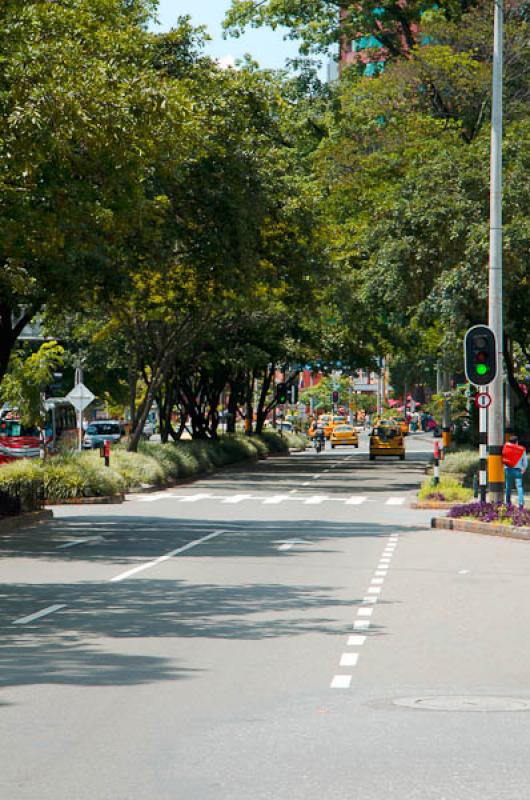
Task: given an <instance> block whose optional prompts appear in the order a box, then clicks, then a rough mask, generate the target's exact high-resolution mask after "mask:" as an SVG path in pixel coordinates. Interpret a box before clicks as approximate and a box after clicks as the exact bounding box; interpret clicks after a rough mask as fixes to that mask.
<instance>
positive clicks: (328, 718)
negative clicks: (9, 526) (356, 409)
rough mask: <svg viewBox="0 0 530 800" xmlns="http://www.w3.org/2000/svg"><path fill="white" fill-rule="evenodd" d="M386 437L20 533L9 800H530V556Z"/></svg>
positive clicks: (6, 582) (8, 709)
mask: <svg viewBox="0 0 530 800" xmlns="http://www.w3.org/2000/svg"><path fill="white" fill-rule="evenodd" d="M431 447H432V438H431V437H424V436H416V437H412V436H411V437H408V440H407V459H406V461H405V462H400V461H397V460H393V459H389V460H388V461H383V460H378V461H377V462H375V463H374V462H370V461H369V460H368V458H367V454H366V443H365V441H364V440H363V441H362V443H361V448H360V449H359V450H358V451H357V450H354V449H353V448H344V449H343V450H340V451H339V450H335V451H333V452H331V451H329V450H328V451H326V452H325V453H322V454H320V455H316V454H314V453H305V454H300V455H292V456H291V457H289V458H286V457H283V458H282V457H276V458H271V459H268V460H267V461H266V462H260V463H258V464H256V465H254V466H252V467H245V468H238V469H236V468H234V469H231V470H227V471H224V472H222V473H220V474H219V475H217V476H213V477H210V478H208V479H205V480H200V481H197V482H195V483H192V484H191V483H190V484H186V485H183V486H181V487H178V488H175V489H172V490H168V491H165V492H156V493H153V494H150V495H138V496H136V497H131V498H130V499H129V500H128V501H127V502H126V503H124V504H123V505H116V506H84V507H61V508H56V509H55V514H56V518H55V519H54V520H53V521H51V522H49V523H46V524H42V525H40V526H36V527H34V528H31V529H26V530H24V531H19V532H17V533H13V534H11V535H4V536H3V537H2V538H1V539H0V547H1V550H2V556H3V558H2V560H1V562H0V563H1V566H0V570H1V575H0V579H1V582H2V603H1V609H0V613H1V618H0V624H1V628H2V652H1V673H0V678H1V689H0V714H1V715H2V721H3V724H2V725H1V726H0V737H1V738H0V754H1V755H0V759H1V760H0V767H1V773H0V774H1V785H2V792H1V795H0V796H1V797H2V798H6V800H214V799H215V800H228V799H230V800H284V798H285V800H352V799H353V800H384V799H386V798H392V799H396V800H416V798H417V799H418V800H431V799H432V800H434V799H435V798H436V800H490V798H491V800H504V799H505V800H514V798H527V797H530V767H529V764H528V761H529V757H528V752H529V745H530V731H529V728H530V714H529V713H527V712H528V710H530V692H529V688H528V687H529V671H530V641H529V639H530V637H529V631H530V611H529V608H528V602H527V592H528V575H529V571H530V549H529V545H528V544H527V543H526V542H521V541H514V540H506V541H501V540H498V539H494V538H491V539H489V538H488V537H480V536H476V535H471V534H463V533H462V534H460V533H458V534H456V533H450V532H445V531H432V530H430V529H429V527H428V524H429V520H430V514H429V513H428V512H422V511H414V510H412V509H410V507H409V502H410V499H411V498H412V496H413V495H414V493H415V490H416V488H417V485H418V483H419V481H420V480H421V477H422V472H423V469H424V466H425V463H426V459H427V458H428V454H429V452H430V450H431Z"/></svg>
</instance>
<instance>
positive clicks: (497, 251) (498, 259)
mask: <svg viewBox="0 0 530 800" xmlns="http://www.w3.org/2000/svg"><path fill="white" fill-rule="evenodd" d="M494 2H495V16H494V30H493V80H492V83H493V86H492V105H491V156H490V247H489V327H490V328H491V329H492V330H493V332H494V333H495V336H496V339H497V375H496V377H495V380H494V381H492V382H491V384H490V392H491V398H492V403H491V406H490V409H489V415H488V416H489V419H488V490H489V499H490V501H491V502H498V503H499V502H502V498H503V489H504V471H503V466H502V446H503V443H504V392H503V372H504V370H503V345H504V341H503V338H504V337H503V319H502V72H503V0H494Z"/></svg>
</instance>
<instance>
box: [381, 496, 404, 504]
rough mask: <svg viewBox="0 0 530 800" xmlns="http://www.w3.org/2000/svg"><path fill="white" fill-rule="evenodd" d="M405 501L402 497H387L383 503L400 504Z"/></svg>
mask: <svg viewBox="0 0 530 800" xmlns="http://www.w3.org/2000/svg"><path fill="white" fill-rule="evenodd" d="M404 502H405V498H404V497H389V498H388V500H387V501H386V503H385V505H387V506H402V505H403V503H404Z"/></svg>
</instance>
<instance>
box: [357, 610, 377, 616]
mask: <svg viewBox="0 0 530 800" xmlns="http://www.w3.org/2000/svg"><path fill="white" fill-rule="evenodd" d="M373 613H374V610H373V608H360V609H359V610H358V611H357V616H358V617H371V616H372V614H373Z"/></svg>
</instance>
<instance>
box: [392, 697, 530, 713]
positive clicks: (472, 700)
mask: <svg viewBox="0 0 530 800" xmlns="http://www.w3.org/2000/svg"><path fill="white" fill-rule="evenodd" d="M393 702H394V705H396V706H403V707H404V708H414V709H419V710H425V711H530V700H524V699H522V698H519V697H478V696H473V695H471V696H463V695H461V696H459V695H456V696H454V697H403V698H398V699H397V700H394V701H393Z"/></svg>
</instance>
